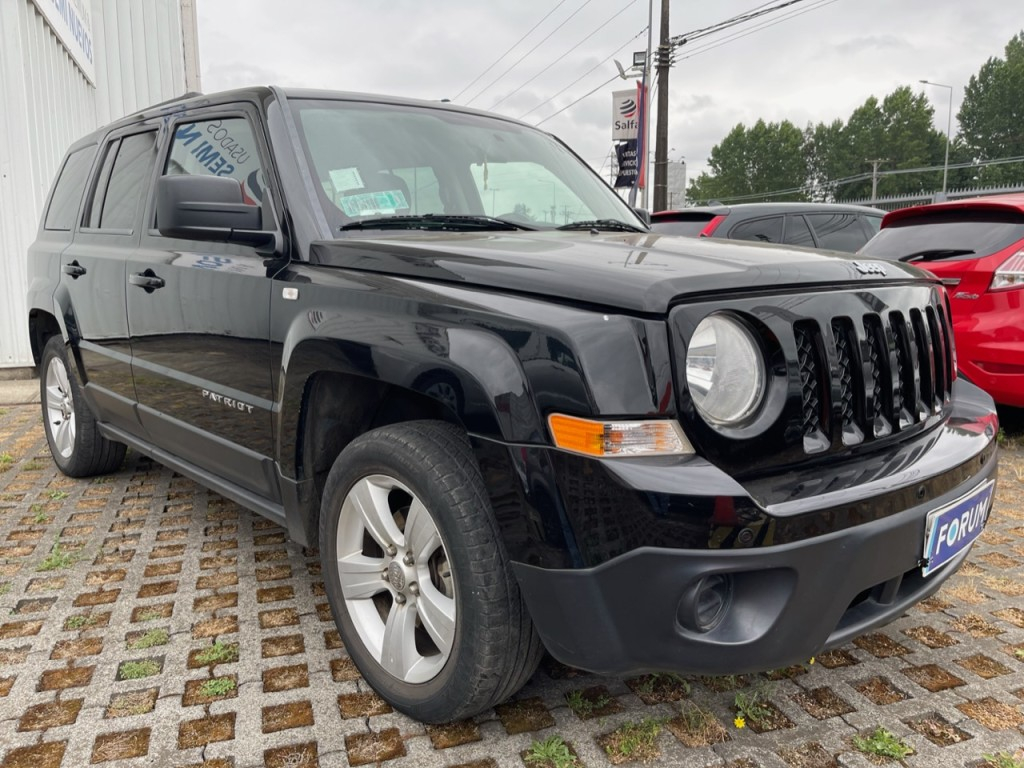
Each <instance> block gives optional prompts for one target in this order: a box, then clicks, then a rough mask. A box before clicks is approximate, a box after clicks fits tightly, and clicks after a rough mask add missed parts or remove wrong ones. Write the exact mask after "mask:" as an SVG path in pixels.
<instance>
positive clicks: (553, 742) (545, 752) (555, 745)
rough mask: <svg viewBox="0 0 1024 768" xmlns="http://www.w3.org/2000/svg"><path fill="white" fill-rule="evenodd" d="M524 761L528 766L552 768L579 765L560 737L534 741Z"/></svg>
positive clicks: (567, 767)
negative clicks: (548, 767) (547, 767)
mask: <svg viewBox="0 0 1024 768" xmlns="http://www.w3.org/2000/svg"><path fill="white" fill-rule="evenodd" d="M523 761H524V762H525V763H526V764H527V765H548V766H551V768H573V766H575V765H577V764H578V763H577V760H576V757H575V755H573V753H572V752H570V751H569V745H568V744H566V743H565V742H564V741H562V737H561V736H558V735H554V736H549V737H548V738H546V739H544V741H534V742H533V744H531V745H530V748H529V749H528V750H526V754H525V755H523Z"/></svg>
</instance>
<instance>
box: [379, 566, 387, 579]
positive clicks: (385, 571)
mask: <svg viewBox="0 0 1024 768" xmlns="http://www.w3.org/2000/svg"><path fill="white" fill-rule="evenodd" d="M380 578H381V581H387V580H388V569H387V568H385V569H384V570H383V571H381V572H380Z"/></svg>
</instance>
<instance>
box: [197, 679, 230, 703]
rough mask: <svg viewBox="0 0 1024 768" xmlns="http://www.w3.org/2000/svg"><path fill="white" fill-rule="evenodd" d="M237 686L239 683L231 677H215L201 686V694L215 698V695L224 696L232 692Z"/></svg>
mask: <svg viewBox="0 0 1024 768" xmlns="http://www.w3.org/2000/svg"><path fill="white" fill-rule="evenodd" d="M236 687H237V684H236V683H235V681H234V680H233V679H232V678H230V677H214V678H212V679H210V680H207V681H206V682H205V683H203V684H202V685H201V686H199V694H200V695H201V696H206V697H207V698H213V697H214V696H223V695H224V694H226V693H231V692H232V691H233V690H235V688H236Z"/></svg>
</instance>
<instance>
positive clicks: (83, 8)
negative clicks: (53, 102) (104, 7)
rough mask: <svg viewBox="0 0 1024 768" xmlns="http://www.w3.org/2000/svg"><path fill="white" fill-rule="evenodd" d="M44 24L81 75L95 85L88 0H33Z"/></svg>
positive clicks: (93, 52)
mask: <svg viewBox="0 0 1024 768" xmlns="http://www.w3.org/2000/svg"><path fill="white" fill-rule="evenodd" d="M32 1H33V2H34V3H35V6H36V8H38V9H39V12H40V13H41V14H43V18H45V19H46V23H47V24H49V25H50V27H51V28H52V29H53V31H54V34H56V35H57V38H58V39H59V40H60V41H61V43H62V44H63V45H64V48H65V49H67V52H68V53H69V54H70V55H71V58H72V59H74V60H75V64H77V65H78V68H79V69H81V70H82V74H84V75H85V76H86V78H88V80H89V82H90V83H92V84H93V85H95V84H96V65H95V63H94V62H95V55H96V52H95V51H94V50H93V37H92V11H91V9H90V4H89V0H32Z"/></svg>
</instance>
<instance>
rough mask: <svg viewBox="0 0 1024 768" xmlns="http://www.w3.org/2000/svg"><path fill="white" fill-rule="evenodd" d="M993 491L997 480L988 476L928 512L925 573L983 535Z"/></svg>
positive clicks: (951, 557) (945, 561) (944, 562)
mask: <svg viewBox="0 0 1024 768" xmlns="http://www.w3.org/2000/svg"><path fill="white" fill-rule="evenodd" d="M994 491H995V481H994V480H989V481H988V482H987V483H984V484H983V485H980V486H978V487H977V488H975V489H974V490H973V491H971V492H970V493H969V494H967V495H966V496H964V497H963V498H961V499H958V500H957V501H954V502H953V503H952V504H947V505H946V506H945V507H943V508H942V509H936V510H935V511H934V512H931V513H929V515H928V524H927V526H926V527H925V532H924V566H923V567H922V569H921V573H922V574H923V575H925V576H927V575H928V574H930V573H932V572H933V571H935V570H937V569H938V568H941V567H942V566H943V565H945V564H946V563H948V562H949V561H950V560H952V559H953V558H954V557H956V555H957V554H959V553H960V552H963V551H964V550H965V549H967V547H969V546H970V544H971V542H972V541H974V540H975V539H976V538H978V536H979V535H981V532H982V531H983V530H984V528H985V522H986V520H987V519H988V511H989V508H990V507H991V506H992V494H993V492H994Z"/></svg>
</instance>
